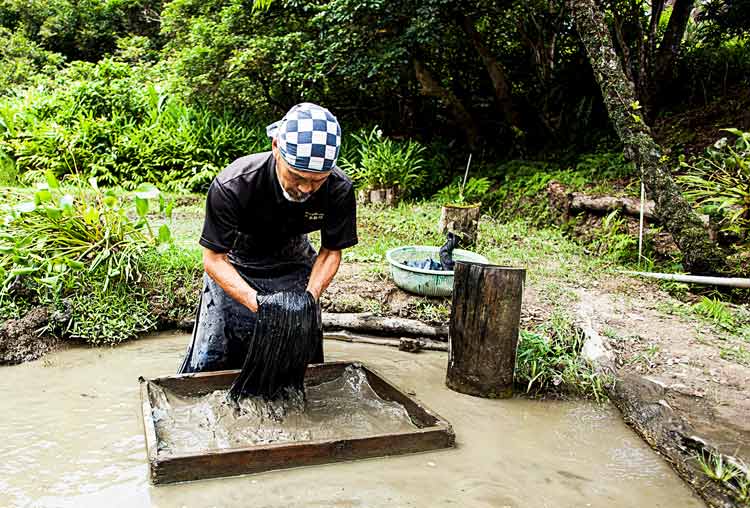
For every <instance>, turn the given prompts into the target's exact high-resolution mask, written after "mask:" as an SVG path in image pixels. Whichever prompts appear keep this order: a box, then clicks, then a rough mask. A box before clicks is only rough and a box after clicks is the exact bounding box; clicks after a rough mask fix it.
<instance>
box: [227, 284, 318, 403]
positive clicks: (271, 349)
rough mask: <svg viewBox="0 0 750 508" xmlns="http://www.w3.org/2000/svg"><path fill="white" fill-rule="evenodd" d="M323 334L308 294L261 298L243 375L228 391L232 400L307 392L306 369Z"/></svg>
mask: <svg viewBox="0 0 750 508" xmlns="http://www.w3.org/2000/svg"><path fill="white" fill-rule="evenodd" d="M322 334H323V332H322V327H321V320H320V306H319V305H318V304H317V302H316V301H315V299H314V298H313V297H312V295H311V294H310V293H308V292H307V291H283V292H279V293H273V294H270V295H264V296H261V297H259V299H258V316H257V322H256V325H255V330H254V333H253V336H252V339H251V341H250V344H249V347H248V351H247V356H246V358H245V362H244V364H243V366H242V372H240V374H239V376H237V379H236V380H235V381H234V383H233V384H232V387H231V388H230V390H229V396H230V398H231V399H233V400H235V401H236V400H239V399H241V398H244V397H248V396H258V397H263V398H264V399H269V400H271V399H277V398H279V397H283V396H288V395H291V394H292V393H293V392H294V391H297V392H304V379H305V370H306V369H307V365H308V364H309V363H310V362H311V361H313V359H314V357H315V353H316V351H317V348H318V346H319V344H320V342H321V340H322V338H323V337H322Z"/></svg>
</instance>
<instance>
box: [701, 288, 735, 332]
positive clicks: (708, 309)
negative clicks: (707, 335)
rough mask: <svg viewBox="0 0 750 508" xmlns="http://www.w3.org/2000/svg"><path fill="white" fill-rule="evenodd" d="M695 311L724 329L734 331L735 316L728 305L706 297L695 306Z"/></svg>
mask: <svg viewBox="0 0 750 508" xmlns="http://www.w3.org/2000/svg"><path fill="white" fill-rule="evenodd" d="M693 310H694V311H695V312H697V313H698V314H700V315H701V316H703V317H706V318H708V319H710V320H711V321H713V322H714V323H715V324H717V325H719V326H721V327H723V328H727V329H732V328H734V326H735V324H736V323H735V318H734V314H733V313H732V311H731V310H730V309H729V307H728V306H727V304H725V303H724V302H722V301H721V300H719V299H716V298H709V297H707V296H704V297H703V298H701V300H700V301H699V302H698V303H695V304H693Z"/></svg>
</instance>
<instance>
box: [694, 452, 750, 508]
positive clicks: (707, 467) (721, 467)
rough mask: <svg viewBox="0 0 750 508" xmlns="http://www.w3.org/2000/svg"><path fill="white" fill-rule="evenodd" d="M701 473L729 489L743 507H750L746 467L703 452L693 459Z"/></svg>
mask: <svg viewBox="0 0 750 508" xmlns="http://www.w3.org/2000/svg"><path fill="white" fill-rule="evenodd" d="M695 460H696V462H697V463H698V465H699V466H700V468H701V470H702V471H703V473H704V474H705V475H706V476H708V477H709V478H710V479H711V480H713V481H715V482H717V483H719V484H721V485H722V486H723V487H725V488H727V489H729V491H730V492H731V493H732V497H734V499H735V500H736V501H737V502H738V503H741V504H742V505H744V506H750V473H748V471H747V466H745V465H744V464H742V465H741V466H740V465H738V464H735V463H734V462H730V461H728V460H727V459H726V458H725V457H724V455H722V454H721V453H719V452H714V451H710V452H706V451H705V450H703V451H702V452H701V454H700V455H697V456H696V457H695Z"/></svg>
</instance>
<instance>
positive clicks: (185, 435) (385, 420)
mask: <svg viewBox="0 0 750 508" xmlns="http://www.w3.org/2000/svg"><path fill="white" fill-rule="evenodd" d="M149 389H150V391H151V393H152V399H153V404H154V410H153V416H154V420H155V422H156V436H157V440H158V442H159V453H160V454H163V456H169V455H179V454H185V453H194V452H200V451H206V450H222V449H227V448H241V447H245V446H252V445H260V444H269V443H289V442H301V441H311V440H319V439H342V438H356V437H361V436H365V435H367V436H371V435H375V434H394V433H401V432H409V431H414V430H416V429H417V428H418V427H417V426H416V425H414V424H413V423H412V421H411V418H410V417H409V413H408V412H407V411H406V408H404V406H402V405H401V404H399V403H397V402H393V401H387V400H383V399H381V398H380V397H379V396H378V394H377V393H375V391H374V390H373V389H372V387H371V386H370V383H369V382H368V381H367V375H366V374H365V371H364V369H362V367H355V366H353V365H350V366H349V367H347V368H346V369H344V372H343V373H342V375H341V376H339V377H337V378H335V379H333V380H331V381H327V382H325V383H320V384H317V385H314V386H308V387H307V390H306V397H305V399H306V400H303V398H302V396H301V393H299V394H296V393H295V395H294V396H293V397H291V398H290V399H287V400H277V401H271V402H266V401H263V400H262V399H260V398H258V397H246V398H244V399H241V400H240V401H239V404H238V405H237V406H235V405H234V404H233V403H232V402H228V397H227V390H216V391H214V392H211V393H208V394H206V395H203V396H200V397H186V396H179V395H177V394H175V393H174V392H172V391H170V390H169V389H166V388H162V387H161V386H159V385H158V384H155V383H151V385H150V387H149Z"/></svg>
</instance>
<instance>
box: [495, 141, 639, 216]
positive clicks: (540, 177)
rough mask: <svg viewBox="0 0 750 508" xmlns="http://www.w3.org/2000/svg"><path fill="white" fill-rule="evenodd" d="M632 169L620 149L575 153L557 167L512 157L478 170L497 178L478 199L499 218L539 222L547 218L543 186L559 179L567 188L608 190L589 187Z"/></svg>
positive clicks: (627, 175)
mask: <svg viewBox="0 0 750 508" xmlns="http://www.w3.org/2000/svg"><path fill="white" fill-rule="evenodd" d="M634 172H635V169H634V167H633V165H632V164H630V163H628V162H626V161H625V160H624V158H623V155H622V153H619V152H600V153H584V154H581V155H579V156H578V157H577V158H576V160H574V161H573V163H572V164H571V165H570V166H568V167H566V168H563V167H560V166H557V165H555V164H551V163H547V162H536V161H523V160H513V161H509V162H506V163H503V164H501V165H499V166H497V167H494V168H491V169H485V170H484V171H482V170H480V173H481V174H483V175H487V176H489V177H496V178H498V179H499V185H498V187H497V188H496V189H495V190H494V191H492V192H490V193H489V194H488V195H487V197H486V198H485V199H483V200H482V202H483V203H484V204H485V206H486V207H487V208H488V209H489V211H490V212H491V213H493V214H495V215H497V216H498V217H500V218H503V219H510V218H513V217H525V218H527V219H528V220H530V221H532V223H534V224H537V225H541V224H544V223H547V222H548V221H549V218H550V216H549V207H548V203H549V200H548V199H547V186H548V185H549V184H550V182H553V181H555V182H559V183H562V184H563V185H565V186H566V187H567V188H568V189H570V190H571V191H580V190H584V189H586V190H587V191H588V192H611V189H605V188H598V187H594V188H590V186H591V185H592V183H593V182H598V181H606V180H614V179H619V178H626V177H629V176H632V175H633V174H634Z"/></svg>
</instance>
